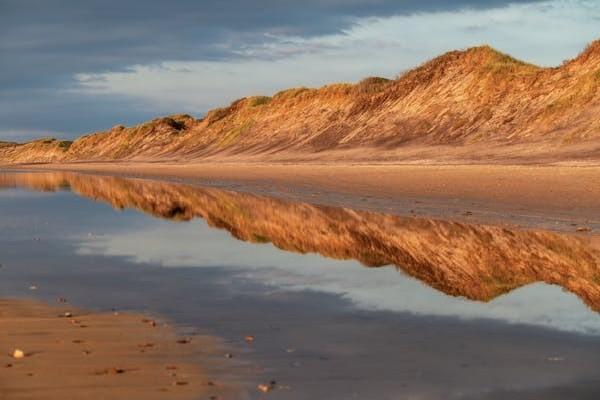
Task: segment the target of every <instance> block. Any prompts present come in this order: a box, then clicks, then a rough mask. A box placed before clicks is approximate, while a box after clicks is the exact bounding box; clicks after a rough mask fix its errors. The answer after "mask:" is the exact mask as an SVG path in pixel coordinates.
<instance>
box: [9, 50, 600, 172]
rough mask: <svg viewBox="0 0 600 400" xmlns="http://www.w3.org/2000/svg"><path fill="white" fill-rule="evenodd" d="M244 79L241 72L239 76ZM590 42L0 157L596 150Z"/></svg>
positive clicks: (515, 155)
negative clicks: (576, 50)
mask: <svg viewBox="0 0 600 400" xmlns="http://www.w3.org/2000/svg"><path fill="white" fill-rule="evenodd" d="M249 79H250V77H249ZM599 87H600V40H598V41H595V42H593V43H592V44H590V45H589V46H588V47H587V48H586V49H585V50H584V51H583V52H582V53H581V54H580V55H579V56H578V57H576V58H575V59H573V60H570V61H566V62H565V63H563V65H561V66H559V67H553V68H541V67H537V66H535V65H531V64H527V63H524V62H521V61H518V60H516V59H514V58H512V57H510V56H508V55H506V54H502V53H500V52H498V51H496V50H494V49H492V48H490V47H488V46H482V47H475V48H471V49H468V50H464V51H452V52H449V53H446V54H444V55H442V56H440V57H437V58H435V59H433V60H431V61H429V62H426V63H425V64H423V65H421V66H420V67H418V68H415V69H413V70H411V71H409V72H407V73H405V74H403V75H401V76H400V77H398V78H397V79H394V80H388V79H384V78H366V79H364V80H362V81H361V82H359V83H357V84H354V85H351V84H333V85H328V86H325V87H322V88H319V89H308V88H295V89H289V90H285V91H282V92H279V93H277V94H275V95H274V96H273V97H264V96H258V97H246V98H243V99H240V100H236V101H234V102H233V103H232V104H231V105H230V106H228V107H225V108H219V109H215V110H212V111H210V112H209V113H208V114H207V115H206V117H205V118H202V119H195V118H193V117H191V116H188V115H173V116H170V117H164V118H158V119H154V120H152V121H150V122H147V123H144V124H141V125H138V126H134V127H129V128H126V127H124V126H116V127H113V128H112V129H110V130H108V131H105V132H98V133H93V134H89V135H85V136H82V137H80V138H79V139H77V140H75V141H74V142H69V141H59V140H56V139H41V140H37V141H33V142H30V143H24V144H16V143H4V142H0V162H3V163H34V162H35V163H39V162H74V161H178V162H192V161H203V160H228V161H235V160H244V161H290V162H292V161H294V162H295V161H352V162H399V161H407V162H454V161H461V162H501V163H504V162H517V163H543V162H560V161H590V160H591V161H594V162H595V161H598V160H600V91H599V90H598V88H599Z"/></svg>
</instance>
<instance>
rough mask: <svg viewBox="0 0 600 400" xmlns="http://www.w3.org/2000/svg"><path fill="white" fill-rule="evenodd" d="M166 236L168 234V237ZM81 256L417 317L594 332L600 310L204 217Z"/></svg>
mask: <svg viewBox="0 0 600 400" xmlns="http://www.w3.org/2000/svg"><path fill="white" fill-rule="evenodd" d="M165 238H168V240H166V239H165ZM79 253H80V254H101V255H105V256H128V257H131V259H132V260H133V261H134V262H139V263H159V264H161V265H164V266H166V267H215V266H217V267H223V268H231V269H232V270H235V271H236V273H239V274H240V275H242V276H244V277H245V278H247V279H251V280H256V281H258V282H261V283H263V284H267V285H272V286H275V287H278V288H281V289H284V290H316V291H321V292H326V293H332V294H337V295H340V296H342V297H344V298H346V299H348V300H349V301H351V302H352V303H354V304H355V305H356V306H357V307H359V308H364V309H374V310H388V311H395V312H410V313H415V314H419V315H434V316H450V317H460V318H490V319H495V320H501V321H505V322H509V323H526V324H532V325H537V326H544V327H550V328H553V329H559V330H566V331H575V332H583V333H589V334H598V335H600V315H598V314H596V313H594V312H593V311H591V310H589V309H588V308H587V307H586V306H585V305H584V304H583V303H582V302H581V300H579V299H578V298H577V297H576V296H575V295H573V294H570V293H567V292H564V291H563V290H562V289H561V288H560V287H558V286H552V285H546V284H542V283H537V284H533V285H528V286H526V287H523V288H520V289H517V290H514V291H512V292H511V293H509V294H507V295H504V296H500V297H498V298H496V299H495V300H493V301H491V302H489V303H481V302H473V301H468V300H466V299H464V298H459V297H451V296H446V295H444V294H442V293H440V292H438V291H435V290H434V289H431V288H429V287H428V286H425V285H424V284H422V283H420V282H419V281H417V280H415V279H412V278H410V277H407V276H405V275H403V274H401V273H398V272H397V271H396V270H395V269H393V268H375V269H370V268H364V267H362V266H360V264H359V263H357V262H355V261H335V260H329V259H325V258H321V257H318V256H316V255H299V254H294V253H286V252H282V251H280V250H277V249H276V248H274V247H273V246H271V245H253V244H249V243H246V242H241V241H236V240H232V239H231V238H230V237H229V234H228V233H226V232H224V231H221V230H215V229H212V228H209V227H208V226H207V225H206V224H205V223H204V222H203V221H199V220H194V221H192V222H189V223H185V224H173V223H169V222H165V221H152V225H151V226H150V227H148V228H146V229H141V230H135V231H129V232H121V233H117V234H112V235H108V236H103V237H100V238H96V239H94V240H87V241H83V242H81V243H80V248H79Z"/></svg>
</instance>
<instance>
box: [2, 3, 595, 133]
mask: <svg viewBox="0 0 600 400" xmlns="http://www.w3.org/2000/svg"><path fill="white" fill-rule="evenodd" d="M598 38H600V1H598V0H547V1H539V0H538V1H536V0H531V1H504V0H479V1H477V0H456V1H443V0H432V1H422V0H421V1H419V0H395V1H392V0H345V1H344V0H321V1H318V0H303V1H301V2H298V1H291V0H289V1H288V0H261V1H248V0H232V1H227V0H221V1H216V0H214V1H213V0H210V1H192V0H179V1H158V0H147V1H144V2H138V1H132V0H120V1H110V0H103V1H100V0H88V1H76V0H55V1H44V0H37V1H35V0H14V1H13V0H0V54H1V56H0V140H19V141H21V140H28V139H31V138H34V137H39V136H46V135H52V136H57V137H61V138H72V137H76V136H78V135H80V134H83V133H88V132H91V131H96V130H102V129H107V128H110V127H111V126H113V125H116V124H118V123H123V124H126V125H128V124H134V123H138V122H142V121H144V120H147V119H151V118H154V117H156V116H159V115H165V114H170V113H179V112H187V113H190V114H192V115H194V116H197V117H199V116H202V115H203V114H204V113H205V112H206V111H207V110H209V109H210V108H213V107H217V106H222V105H225V104H228V103H229V102H231V101H232V100H234V99H236V98H239V97H243V96H246V95H252V94H267V95H268V94H272V93H273V92H276V91H278V90H281V89H284V88H286V87H293V86H320V85H323V84H326V83H331V82H338V81H349V82H352V81H357V80H359V79H361V78H362V77H366V76H372V75H379V76H385V77H394V76H396V75H397V74H398V73H401V72H402V71H404V70H406V69H409V68H411V67H414V66H416V65H418V64H420V63H422V62H423V61H425V60H427V59H429V58H431V57H434V56H436V55H439V54H440V53H443V52H445V51H448V50H452V49H460V48H466V47H469V46H474V45H479V44H484V43H486V44H490V45H492V46H494V47H496V48H498V49H499V50H501V51H505V52H508V53H510V54H512V55H514V56H516V57H518V58H521V59H524V60H526V61H529V62H533V63H536V64H540V65H546V66H552V65H558V64H560V63H561V62H562V61H563V60H564V59H568V58H572V57H575V56H576V55H577V54H578V53H579V52H580V51H582V50H583V48H584V47H585V45H586V44H587V43H589V42H590V41H592V40H595V39H598Z"/></svg>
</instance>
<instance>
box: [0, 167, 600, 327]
mask: <svg viewBox="0 0 600 400" xmlns="http://www.w3.org/2000/svg"><path fill="white" fill-rule="evenodd" d="M0 187H3V188H10V187H26V188H30V189H34V190H38V191H55V190H61V189H70V190H72V191H73V192H75V193H77V194H79V195H80V196H84V197H86V198H90V199H94V200H97V201H102V202H106V203H109V204H110V205H112V206H113V207H115V208H117V209H124V208H134V209H137V210H140V211H143V212H145V213H149V214H151V215H153V216H155V217H159V218H164V219H169V220H177V221H190V220H192V219H194V218H202V219H203V220H205V221H206V222H207V223H208V225H210V226H211V227H215V228H219V229H224V230H226V231H228V232H230V233H231V234H232V235H233V236H234V237H235V238H237V239H240V240H242V241H245V242H250V243H272V244H273V245H274V246H276V247H278V248H279V249H282V250H286V251H289V252H295V253H302V254H305V253H318V254H320V255H322V256H325V257H328V258H333V259H339V260H347V259H354V260H357V261H359V262H360V263H362V264H363V265H364V266H366V267H380V266H384V265H394V266H396V268H397V269H399V270H401V271H403V272H405V273H406V274H408V275H410V276H412V277H414V278H417V279H418V280H419V281H421V282H423V283H425V284H427V285H428V286H430V287H432V288H435V289H437V290H438V291H441V292H443V293H445V294H446V295H451V296H462V297H465V298H467V299H471V300H477V301H483V302H488V301H490V300H492V299H494V298H496V297H498V296H500V295H502V294H505V293H507V292H510V291H513V290H514V289H517V288H519V287H521V286H524V285H528V284H532V283H536V282H543V283H547V284H552V285H559V286H561V287H562V288H564V289H566V290H568V291H570V292H572V293H574V294H575V295H577V296H578V297H579V298H580V299H581V300H583V301H584V302H585V303H586V304H587V305H588V306H589V307H590V308H591V309H593V310H595V311H599V310H600V249H599V248H598V246H597V244H595V243H594V242H593V238H591V237H585V236H574V235H566V234H558V233H553V232H548V231H541V230H520V229H508V228H505V227H499V226H491V225H476V224H465V223H458V222H451V221H443V220H434V219H426V218H415V217H400V216H393V215H385V214H380V213H373V212H363V211H356V210H351V209H346V208H334V207H326V206H316V205H311V204H307V203H298V202H289V201H284V200H278V199H273V198H267V197H262V196H256V195H251V194H242V193H236V192H230V191H224V190H219V189H213V188H199V187H195V186H190V185H182V184H171V183H164V182H157V181H148V180H138V179H125V178H118V177H109V176H92V175H81V174H73V173H7V174H0ZM193 225H194V224H190V225H189V228H182V227H180V226H179V227H177V228H176V229H175V228H172V229H169V228H168V227H165V228H164V229H166V231H165V230H163V231H160V232H155V233H154V236H155V237H152V234H153V233H152V232H146V233H145V236H144V237H140V236H139V235H140V234H141V233H139V232H138V233H136V234H135V235H134V236H132V237H131V236H130V237H127V236H126V235H120V236H112V237H111V238H109V239H107V240H105V241H104V242H102V241H100V242H96V244H95V245H94V244H90V245H89V246H88V247H87V248H84V251H94V246H98V243H101V245H102V246H104V248H105V249H112V252H113V253H114V254H125V253H126V252H127V251H128V252H130V253H131V252H133V253H136V254H138V255H144V254H147V255H148V256H151V255H152V254H153V250H156V252H155V253H156V254H154V255H155V256H156V257H160V254H159V253H165V252H168V249H170V250H171V254H172V253H177V254H179V257H178V258H177V257H175V259H177V260H178V263H180V264H181V263H183V264H185V259H186V258H187V259H190V260H192V262H195V263H197V262H198V260H197V259H194V257H195V255H194V253H191V254H187V253H186V250H185V249H186V248H189V247H190V246H189V245H190V242H191V243H193V242H194V241H195V240H198V239H197V238H195V237H194V229H193V228H194V226H193ZM178 235H179V236H178ZM165 237H169V238H170V239H171V240H169V241H168V242H167V241H165V240H162V241H161V238H165ZM136 243H137V245H139V246H141V247H140V248H139V249H137V250H136ZM149 243H150V245H149ZM161 243H163V245H162V246H161ZM178 243H180V244H182V245H181V246H178V245H177V244H178ZM139 246H138V247H139ZM217 248H218V245H217V244H215V247H214V249H215V255H218V254H221V255H223V256H225V255H226V254H231V253H230V252H227V251H223V252H221V253H219V252H218V251H217V250H216V249H217ZM86 249H87V250H86ZM240 254H243V253H240ZM204 261H206V260H204ZM239 261H240V262H242V261H244V262H245V263H246V264H248V263H251V262H250V261H249V260H239ZM281 262H282V263H286V262H289V261H286V260H284V259H282V260H281ZM292 264H293V263H292ZM314 264H316V265H318V264H319V263H318V262H317V261H315V263H314ZM291 267H292V268H293V265H292V266H291ZM364 271H368V270H366V269H365V270H364ZM331 272H332V271H327V272H326V271H324V270H321V272H319V271H314V276H315V277H317V276H319V274H322V277H323V279H325V277H326V276H328V277H331ZM335 273H336V274H338V276H339V278H338V279H339V280H340V281H341V282H343V280H344V276H343V274H344V272H343V269H339V270H337V269H336V270H335ZM365 273H368V272H365ZM328 274H329V275H328ZM378 277H379V278H380V279H382V281H381V282H380V285H381V286H380V287H381V290H380V294H381V296H380V298H379V301H381V302H382V303H385V301H386V298H389V297H391V296H390V293H389V290H386V288H388V289H390V290H391V289H393V290H398V289H399V288H398V287H397V286H393V287H388V286H387V285H386V282H387V281H388V280H389V279H390V278H389V276H388V274H387V273H385V274H380V275H378ZM354 278H356V277H354ZM271 279H272V280H275V281H276V276H273V277H272V278H271ZM328 284H330V285H332V284H333V285H334V281H333V280H330V281H329V283H328ZM372 289H373V288H370V289H369V290H371V291H372ZM405 289H406V288H405ZM413 289H414V288H413ZM343 290H344V289H343V285H342V286H339V288H338V291H340V292H343ZM330 291H335V288H330ZM418 292H419V291H418V290H417V291H415V290H407V291H406V292H405V293H404V295H405V296H408V294H407V293H418ZM530 293H533V294H534V296H530V297H529V300H530V301H534V302H537V303H538V304H537V307H540V306H541V307H544V304H540V303H543V302H544V301H547V300H550V299H552V298H555V296H556V290H555V289H554V288H552V287H538V288H537V289H536V290H532V291H530ZM358 295H359V296H360V294H358ZM428 296H429V297H431V296H430V295H428ZM519 296H521V298H520V297H519ZM536 296H537V297H536ZM417 297H419V296H417ZM515 298H517V299H519V298H520V301H521V302H526V301H527V297H526V296H523V295H522V293H521V292H520V291H516V292H515V294H514V296H513V300H514V299H515ZM370 299H371V300H370V301H373V296H371V297H370ZM405 301H406V298H405ZM440 301H442V302H443V299H442V300H440ZM425 303H426V301H425ZM448 308H450V309H451V308H452V306H451V304H449V306H448ZM475 314H476V313H475ZM596 322H597V321H596Z"/></svg>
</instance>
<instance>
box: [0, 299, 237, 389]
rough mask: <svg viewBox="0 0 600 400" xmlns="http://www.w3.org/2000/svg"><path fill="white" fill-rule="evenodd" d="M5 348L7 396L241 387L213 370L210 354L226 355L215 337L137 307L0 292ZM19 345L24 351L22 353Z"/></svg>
mask: <svg viewBox="0 0 600 400" xmlns="http://www.w3.org/2000/svg"><path fill="white" fill-rule="evenodd" d="M62 301H63V302H64V301H65V300H64V299H63V300H62ZM0 347H1V348H2V352H3V354H2V363H1V365H0V368H1V369H2V373H1V374H0V397H1V398H2V399H6V400H11V399H19V400H23V399H42V398H43V399H48V400H52V399H66V398H69V399H104V398H111V399H113V400H120V399H124V400H125V399H131V398H144V399H178V400H179V399H180V400H187V399H194V398H198V396H202V395H206V396H222V395H223V394H224V393H225V394H227V393H232V391H233V390H234V389H233V386H232V385H226V384H221V383H220V382H219V381H218V380H215V378H214V377H212V376H211V375H213V374H212V372H211V364H216V363H218V361H217V360H216V359H215V360H212V361H211V362H207V360H209V359H210V358H211V357H212V358H213V359H214V358H215V355H216V354H215V353H217V354H219V355H221V354H222V353H220V351H222V348H221V347H222V345H221V344H220V343H219V342H218V340H217V339H216V338H212V337H208V336H193V337H191V338H190V337H181V336H179V335H178V334H177V332H176V330H175V329H173V327H171V326H170V325H168V324H167V323H165V322H163V321H161V320H160V319H154V318H152V317H148V316H143V315H139V314H135V313H128V312H126V313H117V312H113V313H97V312H89V311H85V310H78V309H76V308H74V307H70V306H68V305H66V304H61V305H59V306H53V305H50V304H47V303H43V302H40V301H37V300H29V299H27V300H25V299H0ZM17 350H21V351H22V352H23V353H24V357H22V358H15V357H14V354H15V353H14V352H15V351H17ZM199 360H202V364H203V365H201V363H200V362H199ZM216 382H218V383H216ZM219 398H220V397H219Z"/></svg>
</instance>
